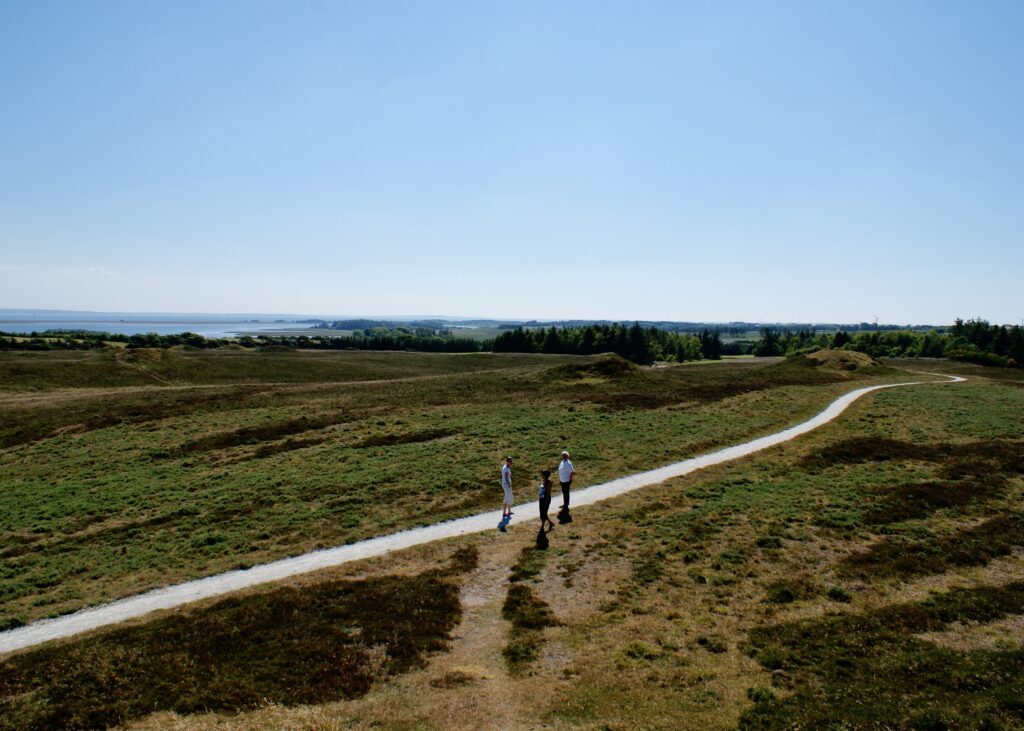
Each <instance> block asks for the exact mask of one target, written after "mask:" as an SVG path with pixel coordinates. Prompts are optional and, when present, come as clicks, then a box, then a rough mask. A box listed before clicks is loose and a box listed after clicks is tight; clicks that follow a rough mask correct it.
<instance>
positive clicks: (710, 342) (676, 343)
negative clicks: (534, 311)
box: [493, 322, 722, 363]
mask: <svg viewBox="0 0 1024 731" xmlns="http://www.w3.org/2000/svg"><path fill="white" fill-rule="evenodd" d="M493 350H494V352H495V353H550V354H564V355H592V354H594V353H617V354H618V355H621V356H622V357H623V358H628V359H629V360H632V361H633V362H635V363H651V362H653V361H655V360H668V361H680V362H681V361H687V360H701V359H702V358H708V359H718V358H721V357H722V341H721V338H720V337H719V334H718V332H716V331H713V330H702V331H700V332H699V333H697V334H696V335H681V334H678V333H672V332H667V331H665V330H659V329H658V328H656V327H643V326H641V325H640V323H638V322H635V323H633V325H632V326H630V327H626V326H625V325H623V324H622V323H614V324H610V325H584V326H582V327H563V328H559V327H555V326H551V327H549V328H547V329H544V328H538V329H526V328H523V327H517V328H516V329H515V330H507V331H505V332H503V333H502V334H501V335H499V336H498V337H496V338H495V339H494V344H493Z"/></svg>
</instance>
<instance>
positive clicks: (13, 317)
mask: <svg viewBox="0 0 1024 731" xmlns="http://www.w3.org/2000/svg"><path fill="white" fill-rule="evenodd" d="M147 317H149V318H175V319H179V320H181V321H182V322H185V323H188V322H191V321H192V320H189V319H188V318H196V320H197V321H201V320H206V319H211V320H212V319H218V318H219V319H224V320H226V321H231V322H239V321H241V318H263V319H264V320H271V318H273V319H278V320H288V321H292V322H298V321H300V320H313V319H316V320H324V321H330V320H359V319H365V320H380V321H382V322H385V321H389V320H390V321H413V320H443V321H446V322H454V323H457V322H474V321H487V322H508V323H511V324H516V323H524V322H550V323H556V322H561V321H567V320H581V321H589V322H600V321H608V322H632V321H634V320H638V319H639V320H641V321H643V322H677V323H706V324H720V325H729V324H735V323H744V324H752V325H785V324H801V325H802V324H809V325H835V324H841V325H861V324H875V323H874V321H873V320H830V321H824V320H818V321H811V320H754V319H738V320H695V319H692V318H691V319H684V320H666V319H665V318H658V319H651V318H585V317H583V318H556V317H515V316H510V317H480V316H472V315H443V314H441V315H438V314H428V315H409V314H405V315H362V314H358V315H352V314H323V313H284V312H188V311H182V312H138V311H131V312H129V311H124V310H123V311H106V312H105V311H97V310H63V309H60V310H57V309H44V308H4V307H0V324H2V323H4V322H31V321H32V320H33V319H35V320H40V321H43V322H48V321H59V320H62V319H67V320H73V319H95V321H96V322H113V321H114V318H134V319H136V320H138V321H140V322H145V318H147ZM963 319H965V320H966V319H970V318H963ZM877 324H878V325H879V326H880V327H893V326H910V327H946V326H949V325H952V324H953V323H952V322H948V323H944V322H884V321H881V320H879V321H878V323H877ZM993 324H997V325H1014V324H1021V323H1012V322H1007V323H993ZM0 330H3V327H0Z"/></svg>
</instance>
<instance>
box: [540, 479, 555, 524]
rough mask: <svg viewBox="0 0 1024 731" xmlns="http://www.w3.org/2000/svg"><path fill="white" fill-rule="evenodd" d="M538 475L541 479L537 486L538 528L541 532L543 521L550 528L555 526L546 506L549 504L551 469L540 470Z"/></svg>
mask: <svg viewBox="0 0 1024 731" xmlns="http://www.w3.org/2000/svg"><path fill="white" fill-rule="evenodd" d="M540 476H541V478H542V479H541V481H540V486H539V487H538V488H537V500H538V505H539V506H540V529H541V531H542V532H543V530H544V524H545V523H547V524H548V525H549V526H550V527H551V528H554V527H555V524H554V523H552V522H551V518H549V517H548V508H549V507H550V506H551V470H542V471H541V473H540Z"/></svg>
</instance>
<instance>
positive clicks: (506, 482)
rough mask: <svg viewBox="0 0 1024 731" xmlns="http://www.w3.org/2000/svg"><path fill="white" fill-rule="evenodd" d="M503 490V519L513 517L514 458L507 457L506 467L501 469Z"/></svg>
mask: <svg viewBox="0 0 1024 731" xmlns="http://www.w3.org/2000/svg"><path fill="white" fill-rule="evenodd" d="M501 489H502V491H503V492H504V493H505V497H504V498H503V500H502V503H501V517H502V519H505V518H508V517H509V516H511V515H512V458H511V457H505V465H504V466H503V467H502V468H501Z"/></svg>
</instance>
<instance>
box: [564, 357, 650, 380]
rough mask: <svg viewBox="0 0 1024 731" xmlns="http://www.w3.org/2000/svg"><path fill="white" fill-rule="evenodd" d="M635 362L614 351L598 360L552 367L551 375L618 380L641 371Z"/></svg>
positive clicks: (567, 378) (565, 378) (569, 377)
mask: <svg viewBox="0 0 1024 731" xmlns="http://www.w3.org/2000/svg"><path fill="white" fill-rule="evenodd" d="M639 370H640V369H639V368H637V367H636V366H635V365H634V364H633V363H630V362H629V361H628V360H626V359H625V358H623V357H622V356H621V355H616V354H614V353H604V354H603V355H599V356H597V357H596V360H587V361H584V362H582V363H568V364H566V365H563V366H558V367H557V368H552V369H551V371H550V372H551V375H552V376H553V377H555V378H558V379H563V380H571V379H582V378H607V379H612V380H618V379H622V378H628V377H630V376H632V375H634V374H636V373H637V372H639Z"/></svg>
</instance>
